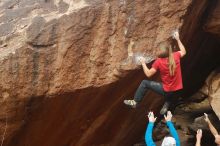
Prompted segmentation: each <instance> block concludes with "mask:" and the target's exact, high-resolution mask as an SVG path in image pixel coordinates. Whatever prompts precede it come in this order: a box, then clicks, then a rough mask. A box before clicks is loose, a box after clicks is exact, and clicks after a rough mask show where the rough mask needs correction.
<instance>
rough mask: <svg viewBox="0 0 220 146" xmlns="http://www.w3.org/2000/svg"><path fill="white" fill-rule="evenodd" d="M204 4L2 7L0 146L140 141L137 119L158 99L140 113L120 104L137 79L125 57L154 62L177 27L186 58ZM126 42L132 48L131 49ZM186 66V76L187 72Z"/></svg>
mask: <svg viewBox="0 0 220 146" xmlns="http://www.w3.org/2000/svg"><path fill="white" fill-rule="evenodd" d="M208 3H209V2H208V0H204V1H202V2H201V1H200V0H196V1H192V0H178V1H176V0H154V1H150V0H137V1H133V0H112V1H109V0H106V1H103V0H93V1H89V0H20V1H11V0H4V1H1V2H0V40H1V41H0V66H1V67H0V94H1V96H0V97H2V98H1V106H0V107H1V109H0V119H1V121H0V133H3V130H4V126H5V114H6V113H7V117H8V128H7V132H6V137H5V144H7V145H11V146H24V145H30V146H35V145H36V146H39V145H40V146H54V145H57V146H66V145H68V146H75V145H77V146H78V145H86V146H88V145H112V146H117V145H119V146H123V145H131V144H133V143H135V141H136V140H137V139H139V138H140V137H141V135H142V134H143V133H144V130H145V126H146V117H145V113H146V112H147V110H150V109H154V110H155V111H157V110H158V108H159V106H160V103H161V99H160V98H154V97H158V96H157V95H155V94H152V93H150V94H148V95H147V96H148V97H149V98H147V99H145V101H144V102H143V105H141V107H140V108H139V109H138V110H133V111H131V110H129V109H128V108H126V107H125V106H123V104H122V101H123V99H124V98H125V97H131V96H132V95H133V92H134V90H135V89H136V87H137V86H138V84H139V83H140V80H142V79H143V78H144V75H143V73H142V71H141V70H139V67H138V66H136V65H134V64H132V63H131V62H130V61H129V58H128V55H129V54H132V53H136V52H142V53H146V54H150V55H154V54H155V49H156V48H157V47H158V46H159V44H160V43H161V42H163V41H164V40H166V39H167V38H169V37H170V33H171V31H172V30H173V29H175V28H182V27H183V30H184V32H182V34H183V36H185V38H184V41H185V42H186V44H187V46H191V47H189V48H190V49H188V50H191V49H192V48H196V47H195V46H193V45H192V44H190V43H191V42H192V41H191V40H190V38H192V37H193V35H194V33H195V32H196V31H197V28H200V27H199V26H198V25H199V24H200V23H199V21H200V19H201V18H202V16H203V13H204V11H205V9H206V8H207V4H208ZM191 14H192V15H191ZM191 16H192V18H191ZM184 18H188V20H186V19H184ZM194 18H196V19H194ZM186 28H187V29H186ZM197 36H199V37H200V36H201V37H202V39H198V40H199V41H196V42H197V43H198V44H199V43H200V41H203V40H204V39H205V38H204V37H203V36H204V35H200V34H199V33H198V34H197ZM196 38H197V37H196ZM131 39H133V40H134V41H135V46H134V48H132V49H131V48H130V49H129V47H128V46H129V41H130V40H131ZM193 42H194V41H193ZM210 44H214V45H215V44H216V43H215V42H211V43H210ZM214 45H213V46H214ZM205 46H207V44H205ZM210 48H212V46H211V47H210ZM198 50H199V49H197V50H195V51H193V49H192V52H196V53H197V51H198ZM202 50H204V49H201V50H199V52H200V51H201V52H202ZM196 53H191V55H194V54H196ZM198 54H199V55H201V54H200V53H198ZM199 55H198V57H197V58H196V60H195V62H194V63H195V64H196V63H198V62H199V59H198V58H199ZM210 56H212V55H210ZM193 57H194V56H193ZM193 57H192V56H189V59H188V60H192V58H193ZM207 59H210V58H207ZM188 60H187V59H186V61H185V62H184V64H185V66H187V64H188V62H187V61H188ZM194 63H191V65H192V66H190V67H189V68H188V69H190V70H193V69H192V68H191V67H193V65H194ZM203 65H204V64H202V63H201V66H203ZM187 67H188V66H187ZM183 73H184V74H188V73H189V74H190V72H188V73H186V72H184V71H183ZM207 74H208V72H207V73H206V74H204V76H203V77H204V78H205V77H206V76H207ZM192 77H195V75H193V76H192ZM199 77H200V76H199ZM195 79H198V78H195ZM187 80H188V81H190V79H189V78H187ZM201 80H203V79H201ZM195 84H198V83H195ZM187 85H188V83H187ZM187 91H188V90H187ZM150 97H151V98H150ZM152 99H154V100H152Z"/></svg>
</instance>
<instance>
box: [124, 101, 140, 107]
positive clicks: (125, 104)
mask: <svg viewBox="0 0 220 146" xmlns="http://www.w3.org/2000/svg"><path fill="white" fill-rule="evenodd" d="M124 104H125V105H127V106H129V107H130V108H136V107H137V105H130V104H127V103H125V102H124Z"/></svg>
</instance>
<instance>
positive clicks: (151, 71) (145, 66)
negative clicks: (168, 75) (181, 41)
mask: <svg viewBox="0 0 220 146" xmlns="http://www.w3.org/2000/svg"><path fill="white" fill-rule="evenodd" d="M141 64H142V67H143V70H144V73H145V75H146V76H147V77H148V78H150V77H151V76H153V75H154V74H155V73H156V72H157V71H156V70H155V69H154V68H151V69H149V68H148V67H147V65H146V64H145V62H141Z"/></svg>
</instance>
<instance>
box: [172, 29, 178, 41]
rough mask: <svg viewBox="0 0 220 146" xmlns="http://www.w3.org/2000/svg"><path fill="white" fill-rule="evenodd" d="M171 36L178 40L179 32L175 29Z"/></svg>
mask: <svg viewBox="0 0 220 146" xmlns="http://www.w3.org/2000/svg"><path fill="white" fill-rule="evenodd" d="M173 37H174V39H176V40H178V39H179V37H180V35H179V32H178V31H175V32H174V33H173Z"/></svg>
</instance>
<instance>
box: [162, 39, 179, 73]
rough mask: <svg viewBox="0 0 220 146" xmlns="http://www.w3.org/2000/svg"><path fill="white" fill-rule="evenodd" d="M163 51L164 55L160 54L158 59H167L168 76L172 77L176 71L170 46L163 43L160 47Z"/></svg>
mask: <svg viewBox="0 0 220 146" xmlns="http://www.w3.org/2000/svg"><path fill="white" fill-rule="evenodd" d="M160 48H161V49H163V50H164V53H162V54H160V55H159V57H161V58H167V57H168V68H169V73H170V76H174V74H175V69H176V62H175V60H174V57H173V50H172V47H171V45H170V44H168V43H164V44H163V45H162V46H161V47H160Z"/></svg>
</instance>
